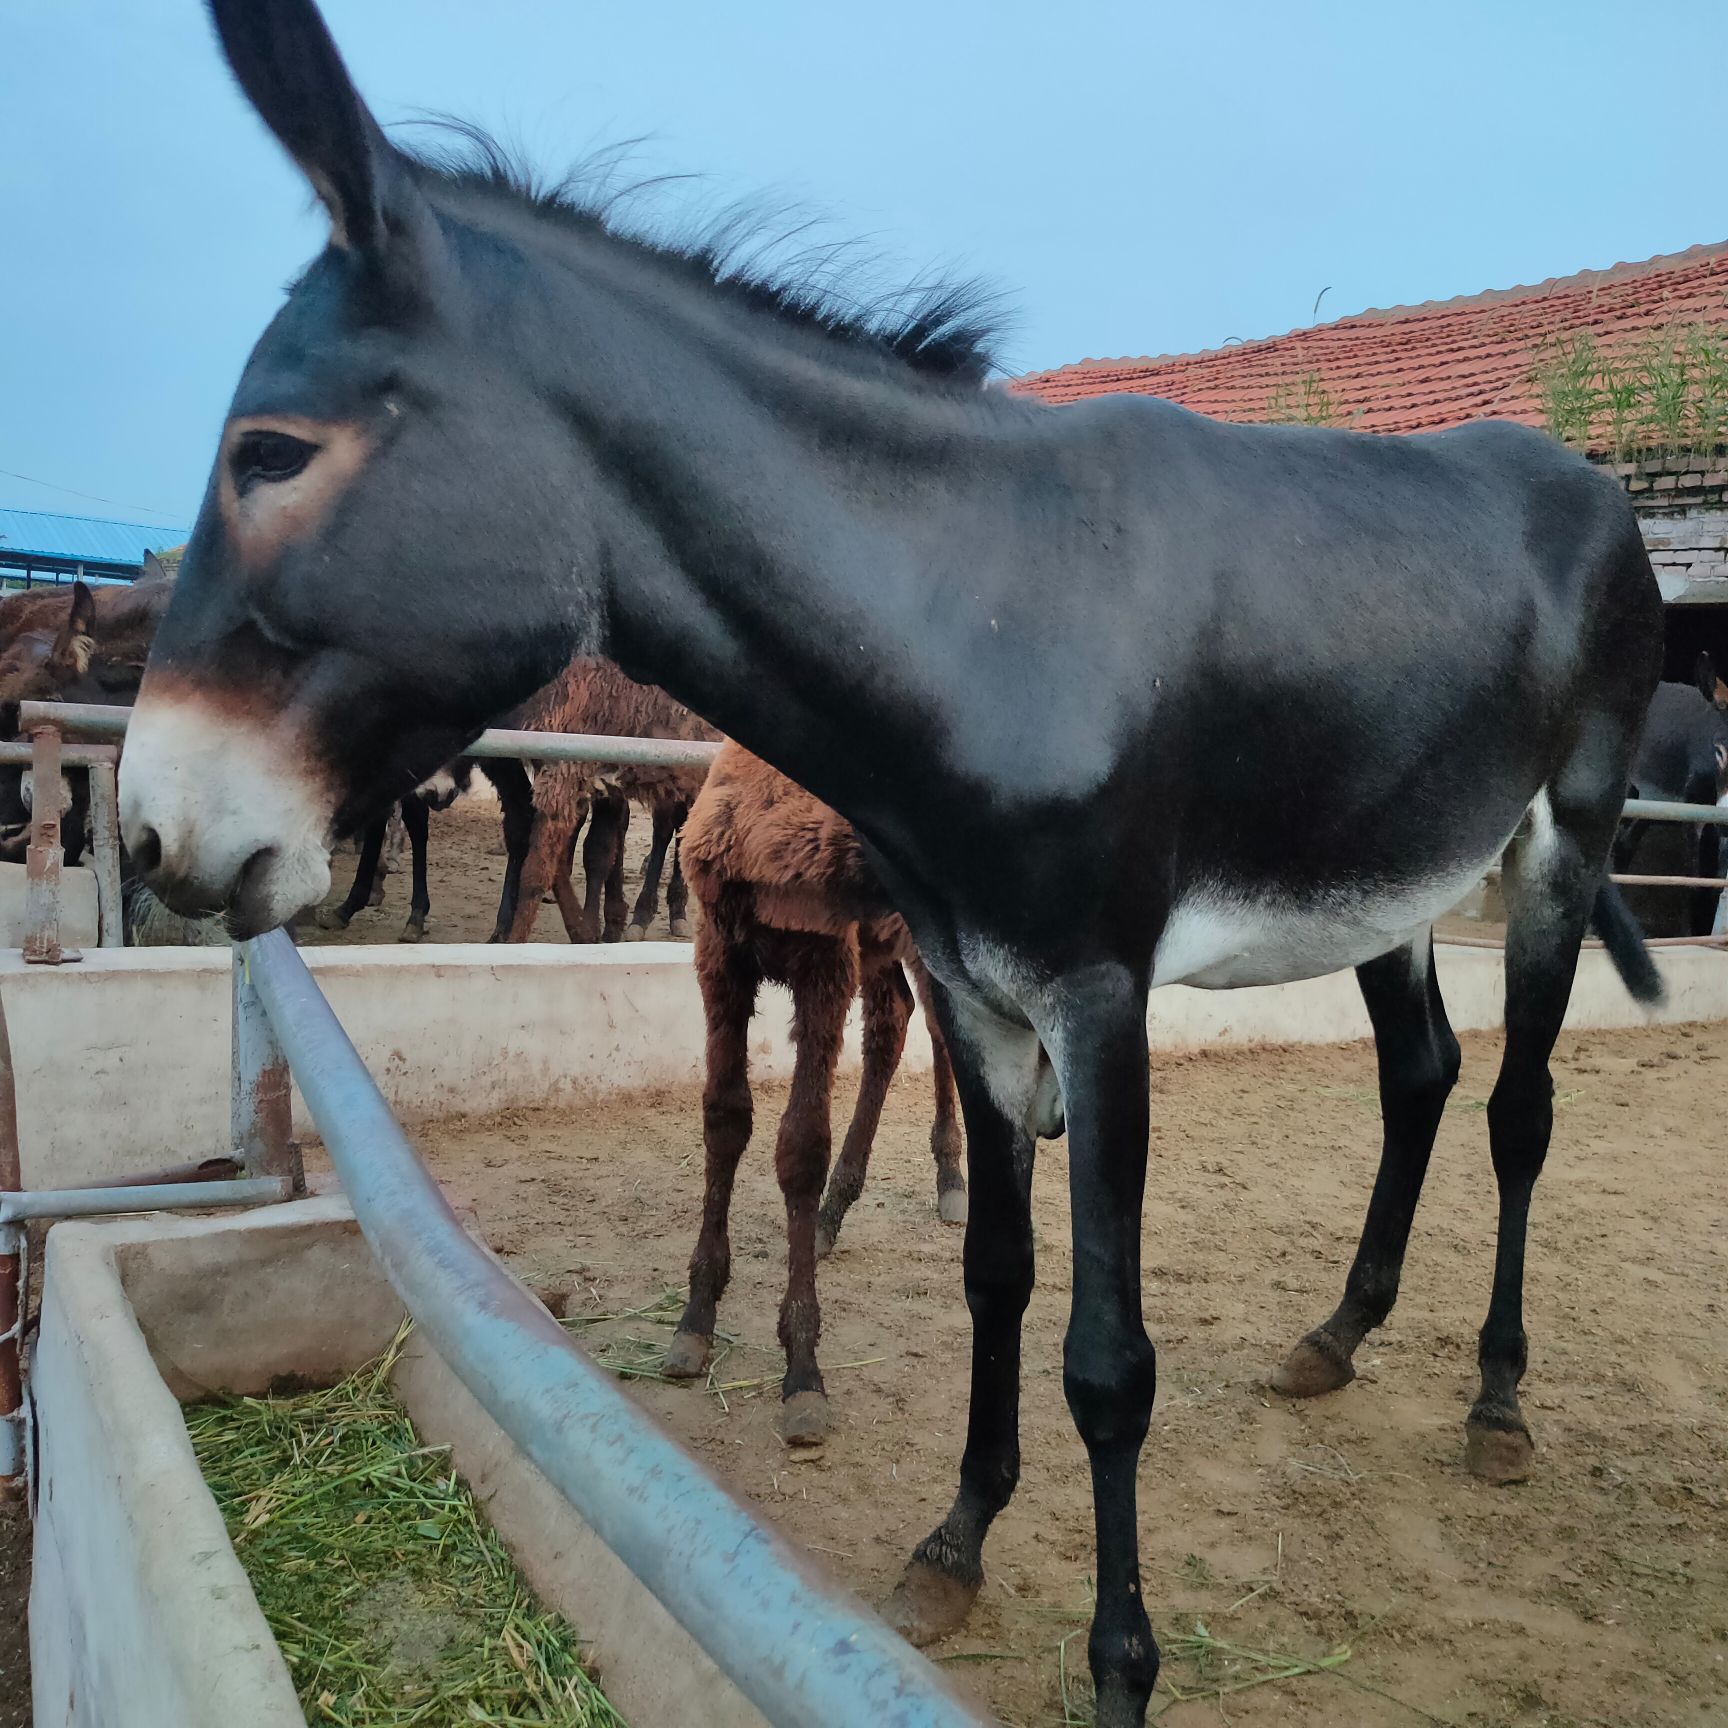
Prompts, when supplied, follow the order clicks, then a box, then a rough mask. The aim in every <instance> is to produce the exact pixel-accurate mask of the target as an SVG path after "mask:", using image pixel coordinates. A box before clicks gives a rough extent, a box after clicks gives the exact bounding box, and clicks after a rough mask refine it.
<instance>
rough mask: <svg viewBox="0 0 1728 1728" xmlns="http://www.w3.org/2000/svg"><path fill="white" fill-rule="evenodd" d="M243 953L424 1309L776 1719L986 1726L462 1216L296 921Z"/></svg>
mask: <svg viewBox="0 0 1728 1728" xmlns="http://www.w3.org/2000/svg"><path fill="white" fill-rule="evenodd" d="M236 965H238V966H243V967H244V968H245V971H244V974H243V978H244V985H243V987H244V988H245V989H248V990H251V991H255V992H256V994H257V998H258V1000H259V1001H260V1002H261V1003H262V1004H263V1007H264V1009H265V1011H266V1012H267V1014H268V1016H269V1019H270V1023H271V1025H272V1026H273V1027H274V1029H275V1032H276V1036H277V1037H278V1038H279V1039H280V1041H281V1045H282V1048H283V1050H284V1051H285V1052H286V1054H287V1058H288V1064H289V1067H290V1068H291V1069H292V1070H293V1072H294V1074H295V1076H296V1077H297V1079H298V1080H299V1083H300V1089H301V1092H302V1093H303V1094H304V1095H305V1098H306V1103H307V1107H308V1108H309V1109H310V1111H311V1113H312V1117H313V1120H314V1121H315V1122H316V1123H317V1125H318V1130H319V1133H320V1134H321V1135H322V1136H323V1139H324V1144H325V1147H326V1149H327V1150H328V1152H329V1154H330V1161H331V1163H332V1164H334V1165H335V1167H336V1173H337V1175H338V1176H339V1177H340V1178H341V1182H342V1187H343V1190H344V1191H345V1193H346V1194H347V1196H348V1200H349V1203H350V1204H351V1205H352V1206H353V1208H354V1215H355V1217H356V1218H357V1219H358V1220H359V1222H360V1228H361V1230H362V1231H363V1232H364V1233H365V1236H366V1240H367V1241H368V1242H369V1243H370V1244H371V1246H372V1251H373V1253H374V1254H376V1255H377V1257H378V1260H379V1263H380V1264H381V1265H382V1266H383V1268H384V1270H385V1272H386V1274H387V1275H388V1277H389V1279H390V1282H391V1284H392V1285H393V1286H394V1287H395V1289H396V1293H397V1294H398V1295H399V1296H400V1297H401V1298H402V1301H403V1303H404V1305H405V1306H406V1307H407V1309H408V1311H409V1312H410V1313H411V1314H412V1315H413V1316H414V1319H415V1323H416V1324H417V1325H418V1326H419V1327H420V1328H421V1329H422V1330H423V1331H424V1332H425V1333H426V1335H427V1337H428V1338H429V1339H430V1340H431V1343H432V1345H433V1348H434V1349H436V1350H437V1352H438V1354H439V1355H440V1356H441V1357H442V1358H443V1359H444V1361H445V1362H447V1363H448V1364H449V1366H450V1367H451V1369H452V1370H453V1371H454V1372H455V1374H456V1376H457V1378H458V1379H460V1380H461V1381H462V1383H463V1385H465V1386H466V1387H467V1388H468V1390H469V1391H470V1392H472V1393H473V1394H474V1396H475V1397H476V1398H477V1399H478V1400H479V1401H480V1403H481V1404H482V1405H483V1406H484V1408H485V1409H486V1410H487V1411H488V1413H489V1414H490V1415H491V1416H492V1417H493V1419H494V1420H495V1421H496V1422H497V1423H498V1424H499V1426H500V1427H501V1428H503V1430H504V1431H505V1432H506V1433H507V1434H508V1435H509V1436H510V1437H511V1439H513V1440H514V1441H515V1442H516V1444H517V1445H518V1446H520V1447H521V1448H522V1450H523V1451H524V1452H525V1453H527V1455H528V1456H529V1457H530V1458H531V1459H532V1460H533V1461H534V1463H535V1464H536V1465H538V1466H539V1468H540V1469H541V1471H542V1472H543V1473H544V1474H545V1475H546V1476H547V1477H548V1478H549V1479H550V1480H551V1481H552V1483H553V1484H554V1485H555V1486H556V1487H557V1488H558V1489H559V1490H560V1491H561V1492H562V1493H563V1494H564V1496H565V1498H566V1499H568V1500H569V1501H570V1503H571V1505H573V1506H574V1507H575V1508H576V1509H577V1511H578V1512H580V1513H581V1514H582V1516H583V1518H585V1519H586V1520H587V1522H588V1523H589V1524H590V1525H591V1526H592V1527H593V1528H594V1530H595V1531H597V1532H598V1534H599V1535H600V1537H601V1539H602V1540H603V1541H604V1542H605V1543H606V1544H607V1546H608V1547H610V1548H611V1549H612V1551H613V1552H614V1553H615V1554H617V1555H618V1557H619V1558H620V1559H621V1560H622V1561H623V1562H624V1563H625V1565H627V1566H628V1567H629V1568H630V1570H631V1571H632V1572H633V1573H635V1574H636V1576H637V1577H638V1578H640V1579H641V1580H642V1582H643V1583H644V1584H646V1585H647V1586H648V1588H649V1589H650V1590H652V1591H653V1593H654V1594H655V1596H656V1597H658V1598H659V1600H660V1601H661V1602H662V1603H664V1604H665V1606H666V1608H667V1609H668V1610H669V1611H670V1612H671V1614H672V1616H673V1617H674V1618H675V1619H676V1620H677V1621H678V1622H679V1624H680V1625H682V1626H683V1627H684V1628H685V1630H686V1631H688V1632H689V1633H690V1635H691V1636H692V1637H693V1638H694V1639H695V1640H696V1642H697V1643H698V1644H700V1645H701V1647H702V1648H703V1649H704V1650H705V1651H706V1652H707V1653H708V1655H709V1656H710V1657H712V1658H713V1660H714V1662H715V1664H716V1666H718V1667H719V1668H720V1669H721V1671H722V1672H723V1673H725V1674H726V1675H728V1676H729V1677H730V1678H731V1680H732V1681H733V1683H734V1684H735V1685H736V1686H737V1687H738V1689H739V1690H740V1691H741V1692H742V1693H743V1694H744V1695H745V1696H746V1697H747V1698H749V1699H750V1701H751V1702H752V1703H753V1704H755V1705H756V1707H757V1708H758V1709H759V1710H761V1711H762V1713H763V1715H765V1716H766V1717H767V1718H768V1719H769V1721H771V1722H773V1723H775V1724H778V1725H781V1728H807V1725H810V1724H815V1723H821V1724H823V1728H977V1725H978V1724H979V1723H981V1722H982V1721H983V1720H984V1718H982V1717H980V1716H978V1715H977V1714H976V1713H975V1712H974V1711H973V1710H972V1709H971V1708H970V1707H969V1706H968V1705H966V1704H965V1703H963V1702H962V1701H961V1700H960V1699H959V1698H958V1697H957V1696H956V1695H955V1694H954V1693H953V1692H952V1691H950V1689H949V1687H948V1684H947V1682H946V1681H945V1680H944V1679H943V1678H942V1676H941V1675H940V1674H939V1673H938V1672H937V1670H936V1669H935V1668H933V1667H932V1666H931V1665H930V1663H928V1662H927V1661H926V1660H925V1659H924V1658H923V1657H922V1656H920V1655H919V1654H918V1653H917V1652H916V1651H915V1650H913V1649H912V1648H911V1647H910V1646H909V1645H907V1644H906V1643H904V1642H903V1641H902V1640H901V1639H900V1638H899V1637H897V1636H896V1635H895V1634H894V1633H893V1632H891V1631H889V1630H888V1628H887V1627H886V1626H884V1625H883V1624H882V1622H881V1621H879V1620H878V1619H876V1617H875V1616H874V1615H872V1614H871V1613H870V1612H869V1611H868V1610H867V1609H865V1608H863V1607H862V1606H861V1605H859V1604H857V1603H855V1602H853V1601H851V1600H849V1599H848V1598H846V1597H844V1596H841V1595H839V1594H837V1593H835V1592H833V1591H831V1590H830V1589H828V1588H827V1587H826V1586H825V1585H823V1584H822V1583H820V1582H819V1581H818V1580H817V1579H816V1578H815V1577H814V1575H813V1574H812V1573H811V1571H810V1570H809V1569H807V1568H806V1566H805V1565H804V1564H803V1563H802V1562H801V1561H800V1560H799V1558H798V1557H797V1555H796V1554H795V1553H794V1551H793V1550H792V1549H791V1548H790V1547H789V1546H788V1545H787V1544H786V1543H784V1542H782V1541H781V1540H780V1539H779V1538H778V1537H777V1536H774V1535H772V1534H770V1532H769V1531H768V1530H766V1529H765V1528H764V1527H763V1526H762V1525H761V1524H759V1523H758V1522H757V1521H756V1520H755V1519H754V1518H752V1517H751V1516H750V1515H749V1514H748V1513H747V1512H746V1511H745V1510H744V1509H743V1508H742V1507H741V1506H739V1505H738V1503H737V1502H736V1501H734V1500H733V1499H732V1498H731V1496H730V1495H729V1494H727V1493H726V1491H725V1490H724V1489H722V1488H721V1487H720V1486H719V1485H718V1484H717V1483H716V1482H715V1481H714V1480H713V1478H711V1477H710V1476H709V1475H708V1473H707V1472H706V1471H705V1470H703V1469H702V1468H701V1466H700V1465H698V1464H696V1463H695V1462H694V1461H693V1460H692V1459H690V1458H689V1457H687V1456H686V1455H685V1454H684V1452H683V1451H681V1450H680V1448H679V1447H678V1446H677V1445H675V1444H674V1443H673V1442H672V1441H671V1440H669V1439H668V1438H667V1437H666V1436H665V1435H664V1434H663V1433H662V1432H661V1431H660V1429H659V1428H658V1427H656V1426H655V1424H654V1423H653V1421H652V1420H650V1419H649V1418H648V1417H647V1416H645V1415H644V1414H643V1413H642V1412H641V1411H639V1410H638V1409H637V1408H636V1406H635V1405H634V1404H632V1403H631V1402H630V1400H629V1399H628V1398H626V1397H625V1396H624V1394H623V1393H622V1392H620V1391H619V1389H618V1387H617V1385H616V1384H615V1383H614V1381H613V1380H612V1377H611V1376H610V1375H609V1374H607V1373H606V1371H605V1370H604V1369H601V1368H599V1367H597V1366H596V1365H595V1364H594V1363H593V1362H592V1361H591V1360H590V1359H589V1358H588V1357H587V1356H586V1355H585V1354H584V1353H583V1352H582V1350H581V1349H579V1348H578V1347H577V1345H576V1344H574V1343H573V1342H572V1341H571V1339H570V1337H569V1336H568V1334H567V1333H566V1332H565V1331H564V1329H563V1327H561V1326H560V1325H559V1324H558V1323H557V1321H555V1320H554V1319H553V1318H552V1317H551V1315H549V1314H548V1313H547V1312H546V1310H545V1309H544V1308H543V1307H542V1306H541V1305H540V1304H539V1303H538V1302H536V1301H535V1300H534V1299H533V1298H532V1297H531V1296H529V1295H528V1294H527V1292H526V1291H524V1290H523V1289H522V1288H521V1287H520V1286H519V1285H518V1284H517V1283H516V1282H515V1281H514V1280H513V1279H512V1278H511V1277H510V1276H509V1274H508V1273H506V1272H505V1271H504V1269H503V1267H502V1266H501V1265H500V1264H499V1263H498V1262H497V1261H496V1260H495V1259H493V1257H492V1256H491V1255H490V1254H489V1253H488V1252H487V1251H486V1250H485V1249H484V1248H483V1247H481V1246H480V1245H479V1244H478V1243H477V1242H475V1241H474V1240H473V1239H472V1238H471V1237H470V1236H469V1235H468V1234H467V1232H466V1231H464V1230H463V1228H462V1226H461V1224H460V1223H459V1222H458V1221H457V1218H456V1214H455V1213H454V1212H453V1211H452V1210H451V1209H450V1204H449V1202H448V1201H447V1200H446V1199H445V1198H444V1195H443V1192H442V1191H441V1190H440V1188H439V1187H438V1184H437V1183H436V1182H435V1181H434V1180H433V1178H432V1177H431V1176H430V1175H429V1174H428V1173H427V1171H426V1168H425V1166H424V1165H423V1164H422V1163H421V1162H420V1160H419V1158H418V1156H417V1155H416V1154H415V1152H414V1149H413V1147H412V1146H410V1145H409V1143H408V1140H407V1138H406V1136H405V1135H404V1134H403V1132H402V1130H401V1128H400V1127H399V1126H398V1124H397V1122H396V1118H395V1117H394V1115H392V1114H391V1111H390V1107H389V1105H388V1104H386V1103H385V1101H384V1097H383V1094H382V1093H380V1092H379V1090H378V1087H377V1084H376V1083H375V1082H374V1080H373V1078H372V1076H371V1074H370V1073H369V1072H368V1071H367V1069H366V1065H365V1064H364V1063H363V1062H362V1061H361V1060H360V1057H359V1055H358V1053H357V1052H356V1051H355V1049H354V1046H353V1045H352V1044H351V1043H350V1042H349V1040H348V1035H347V1034H346V1033H345V1032H344V1031H343V1030H342V1027H341V1024H340V1022H338V1020H337V1019H336V1016H335V1014H334V1013H333V1012H332V1010H331V1008H330V1005H329V1003H328V1002H326V1001H325V999H324V996H323V993H322V992H321V991H320V990H319V988H318V986H317V983H316V982H315V981H314V979H313V977H312V974H311V973H310V972H309V971H307V969H306V963H305V961H304V960H302V959H301V957H300V953H299V950H298V949H296V948H295V947H294V945H293V943H292V942H291V941H290V940H289V938H288V936H287V934H286V933H285V932H284V931H281V930H276V931H272V932H271V933H270V934H269V935H267V936H260V937H258V938H256V939H255V940H254V941H251V942H248V943H247V944H246V946H245V948H244V950H243V951H237V954H236Z"/></svg>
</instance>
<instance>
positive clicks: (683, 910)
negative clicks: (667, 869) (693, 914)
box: [666, 803, 690, 942]
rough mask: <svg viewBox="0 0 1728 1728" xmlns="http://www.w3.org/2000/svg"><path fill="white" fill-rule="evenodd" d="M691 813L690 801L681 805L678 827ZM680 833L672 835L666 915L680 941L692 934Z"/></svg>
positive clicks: (680, 826)
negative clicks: (681, 859) (680, 854)
mask: <svg viewBox="0 0 1728 1728" xmlns="http://www.w3.org/2000/svg"><path fill="white" fill-rule="evenodd" d="M689 814H690V806H689V804H688V803H685V804H681V805H680V806H679V816H678V827H679V828H680V829H682V828H683V826H684V819H685V817H686V816H688V815H689ZM680 843H681V842H680V835H679V834H678V833H677V832H674V833H673V835H672V874H671V877H670V878H669V879H668V881H667V883H666V917H667V920H668V922H669V923H670V924H671V927H672V934H673V935H674V936H676V937H677V938H678V940H679V941H680V942H684V941H687V940H688V939H689V936H690V918H689V906H690V886H689V884H688V883H687V882H686V881H685V880H684V866H683V865H682V863H680V861H679V858H678V850H679V846H680Z"/></svg>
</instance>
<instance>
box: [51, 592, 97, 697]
mask: <svg viewBox="0 0 1728 1728" xmlns="http://www.w3.org/2000/svg"><path fill="white" fill-rule="evenodd" d="M95 651H96V596H95V595H94V594H92V593H91V592H90V590H89V589H88V588H87V587H86V586H85V585H84V584H83V583H82V582H74V583H73V584H72V610H71V612H70V613H68V614H67V618H66V622H65V623H64V624H63V625H61V627H60V634H59V635H58V636H56V637H55V638H54V646H53V648H52V649H51V650H50V651H49V655H48V661H49V664H50V665H51V666H53V668H54V669H55V671H57V672H64V673H70V674H72V675H74V676H76V677H79V678H82V677H83V676H84V674H85V673H86V672H88V671H89V670H90V656H91V655H92V654H93V653H95Z"/></svg>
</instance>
